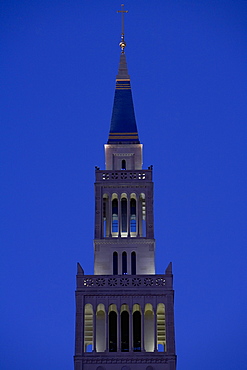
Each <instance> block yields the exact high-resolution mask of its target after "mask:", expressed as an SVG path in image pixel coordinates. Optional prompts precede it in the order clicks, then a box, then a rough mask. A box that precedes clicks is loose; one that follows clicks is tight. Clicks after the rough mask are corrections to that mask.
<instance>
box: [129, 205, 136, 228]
mask: <svg viewBox="0 0 247 370" xmlns="http://www.w3.org/2000/svg"><path fill="white" fill-rule="evenodd" d="M130 232H131V233H136V200H135V199H134V198H131V199H130Z"/></svg>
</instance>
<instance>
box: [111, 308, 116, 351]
mask: <svg viewBox="0 0 247 370" xmlns="http://www.w3.org/2000/svg"><path fill="white" fill-rule="evenodd" d="M109 352H117V308H116V305H115V304H112V305H110V307H109Z"/></svg>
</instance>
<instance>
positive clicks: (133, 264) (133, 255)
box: [131, 252, 136, 275]
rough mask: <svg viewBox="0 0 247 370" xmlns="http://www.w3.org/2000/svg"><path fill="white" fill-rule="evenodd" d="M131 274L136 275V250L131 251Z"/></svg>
mask: <svg viewBox="0 0 247 370" xmlns="http://www.w3.org/2000/svg"><path fill="white" fill-rule="evenodd" d="M131 275H136V252H132V253H131Z"/></svg>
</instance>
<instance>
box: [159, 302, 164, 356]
mask: <svg viewBox="0 0 247 370" xmlns="http://www.w3.org/2000/svg"><path fill="white" fill-rule="evenodd" d="M165 324H166V323H165V305H164V303H159V304H158V305H157V345H158V351H159V352H164V351H166V325H165Z"/></svg>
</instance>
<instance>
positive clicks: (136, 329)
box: [133, 304, 141, 352]
mask: <svg viewBox="0 0 247 370" xmlns="http://www.w3.org/2000/svg"><path fill="white" fill-rule="evenodd" d="M133 351H134V352H140V351H141V311H140V306H139V305H138V304H135V305H134V307H133Z"/></svg>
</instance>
